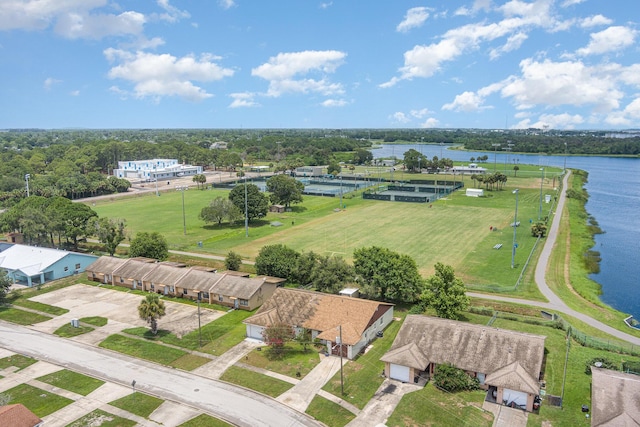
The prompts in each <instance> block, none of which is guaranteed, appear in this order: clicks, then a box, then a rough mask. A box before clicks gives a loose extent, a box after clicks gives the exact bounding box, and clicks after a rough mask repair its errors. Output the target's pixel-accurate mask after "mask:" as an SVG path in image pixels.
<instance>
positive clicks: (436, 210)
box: [93, 174, 555, 298]
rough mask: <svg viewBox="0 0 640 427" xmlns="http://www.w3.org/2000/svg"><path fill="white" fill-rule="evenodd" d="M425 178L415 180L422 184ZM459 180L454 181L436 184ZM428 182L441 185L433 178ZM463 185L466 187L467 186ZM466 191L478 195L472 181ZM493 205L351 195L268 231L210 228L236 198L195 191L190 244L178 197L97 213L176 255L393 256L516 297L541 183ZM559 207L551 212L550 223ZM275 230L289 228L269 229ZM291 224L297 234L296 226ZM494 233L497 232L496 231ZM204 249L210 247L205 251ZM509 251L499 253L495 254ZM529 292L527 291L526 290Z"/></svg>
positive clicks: (276, 217)
mask: <svg viewBox="0 0 640 427" xmlns="http://www.w3.org/2000/svg"><path fill="white" fill-rule="evenodd" d="M414 177H416V176H408V174H407V178H414ZM437 177H438V179H453V177H452V176H449V177H447V176H440V175H438V176H437ZM420 178H425V179H434V176H430V175H424V176H420ZM458 179H459V177H458ZM554 183H555V181H552V180H549V179H547V180H545V182H544V184H543V193H544V194H552V195H555V191H554V190H553V188H552V185H553V184H554ZM465 185H467V186H473V185H474V184H473V182H471V180H470V179H469V177H467V178H466V181H465ZM516 187H517V188H519V189H520V193H519V196H518V221H520V222H521V226H520V227H518V228H517V230H516V232H517V239H516V240H517V243H518V249H517V251H516V256H515V265H516V267H517V268H513V269H512V268H511V247H512V244H511V243H512V240H513V228H512V227H510V226H509V225H510V224H511V223H512V222H513V218H514V214H515V204H516V203H515V195H514V194H513V193H512V190H513V189H514V188H516ZM485 193H486V195H487V197H483V198H472V197H466V196H465V195H464V190H460V191H458V192H456V193H453V194H451V195H449V196H448V197H447V198H446V199H441V200H439V201H437V202H434V203H432V204H414V203H393V202H380V201H370V200H363V199H362V198H361V196H360V194H348V195H345V198H344V203H345V204H346V205H347V208H346V209H345V210H343V211H339V212H335V211H334V209H335V208H337V207H338V204H339V200H338V199H337V198H329V197H316V196H304V202H303V203H302V204H300V205H295V206H293V210H292V212H286V213H283V214H275V213H269V214H268V215H267V217H266V218H265V219H264V220H262V221H254V222H252V223H251V224H250V227H249V238H248V239H247V238H246V237H245V235H244V225H243V224H241V223H239V224H236V225H235V226H229V225H224V224H223V225H222V226H210V225H205V224H204V222H202V221H201V220H200V219H198V214H199V212H200V210H201V209H202V207H204V206H206V205H207V204H208V202H209V201H210V200H212V199H214V198H215V197H217V196H222V197H227V195H228V192H227V191H225V190H204V191H198V190H195V189H194V190H192V191H189V192H187V193H186V194H185V213H186V223H187V235H186V236H184V235H183V227H182V199H181V193H179V192H168V193H163V194H162V195H161V196H160V197H157V196H155V195H144V196H139V197H129V198H122V199H115V198H114V199H113V200H107V201H101V202H97V203H96V206H93V209H94V210H95V211H96V212H98V214H99V215H100V216H106V217H119V218H125V219H126V220H127V224H128V230H129V232H130V234H131V236H134V235H135V233H136V232H138V231H158V232H160V233H162V234H163V235H165V237H166V238H167V240H168V242H169V244H170V247H171V248H172V249H180V250H187V251H195V252H199V251H200V252H207V253H213V254H218V255H226V254H227V253H228V252H229V251H230V250H233V251H235V252H236V253H238V254H240V255H241V256H242V257H243V258H247V259H254V258H255V256H256V255H257V253H258V251H259V250H260V248H261V247H262V246H264V245H267V244H276V243H282V244H285V245H287V246H289V247H291V248H293V249H295V250H297V251H314V252H317V253H319V254H324V255H329V254H334V255H338V256H342V257H344V258H345V259H347V260H350V259H351V257H352V254H353V251H354V249H357V248H361V247H369V246H373V245H377V246H384V247H387V248H389V249H391V250H394V251H398V252H401V253H404V254H407V255H409V256H411V257H412V258H414V259H415V261H416V263H417V265H418V268H419V269H420V272H421V274H422V275H423V276H425V277H427V276H429V275H431V274H432V273H433V266H434V264H435V263H436V262H442V263H444V264H448V265H451V266H453V267H454V269H455V271H456V274H457V275H458V276H459V277H461V278H462V279H463V281H464V282H465V283H469V284H475V285H481V286H488V287H491V288H496V289H497V290H499V291H509V290H510V289H511V288H512V287H513V285H514V284H515V282H516V280H517V278H518V276H519V274H520V268H519V267H522V266H523V265H524V263H525V261H526V259H527V258H528V256H529V253H530V252H531V249H532V247H533V244H534V242H535V239H534V238H533V237H531V233H530V225H529V221H530V220H533V221H536V220H537V219H538V213H539V202H540V179H535V178H522V177H509V181H508V182H507V186H506V187H505V188H504V189H503V190H499V191H486V192H485ZM549 208H550V205H546V204H544V203H543V216H546V214H547V213H548V210H549ZM271 221H279V222H281V223H283V225H282V226H280V227H272V226H270V222H271ZM292 222H294V224H293V225H292ZM491 229H495V230H497V231H491ZM198 242H202V247H198ZM498 243H502V244H503V247H502V248H501V249H500V250H495V249H493V247H494V245H496V244H498ZM525 282H526V281H525ZM518 292H519V293H520V294H528V296H530V297H538V298H539V296H538V295H537V293H536V291H535V290H534V289H533V287H531V286H528V284H527V283H524V284H523V286H522V287H521V288H520V289H519V291H518Z"/></svg>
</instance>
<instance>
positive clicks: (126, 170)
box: [113, 159, 202, 181]
mask: <svg viewBox="0 0 640 427" xmlns="http://www.w3.org/2000/svg"><path fill="white" fill-rule="evenodd" d="M201 173H202V166H192V165H185V164H181V163H178V160H177V159H151V160H130V161H124V162H118V168H117V169H114V170H113V176H115V177H116V178H124V179H140V180H147V181H155V180H156V179H158V180H164V179H171V178H177V177H182V176H190V175H197V174H201Z"/></svg>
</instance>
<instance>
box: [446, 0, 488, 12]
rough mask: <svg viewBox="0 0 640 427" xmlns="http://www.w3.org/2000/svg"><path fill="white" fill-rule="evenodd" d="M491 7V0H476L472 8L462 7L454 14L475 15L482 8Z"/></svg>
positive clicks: (486, 9)
mask: <svg viewBox="0 0 640 427" xmlns="http://www.w3.org/2000/svg"><path fill="white" fill-rule="evenodd" d="M490 9H491V0H475V1H474V2H473V6H472V7H471V8H468V7H464V6H463V7H461V8H459V9H457V10H456V11H455V12H454V13H453V14H454V15H455V16H470V15H475V14H476V13H477V12H479V11H480V10H485V11H489V10H490Z"/></svg>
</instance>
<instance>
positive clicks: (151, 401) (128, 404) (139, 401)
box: [109, 391, 164, 418]
mask: <svg viewBox="0 0 640 427" xmlns="http://www.w3.org/2000/svg"><path fill="white" fill-rule="evenodd" d="M163 402H164V400H162V399H158V398H157V397H153V396H149V395H148V394H144V393H139V392H137V391H136V392H135V393H131V394H129V395H127V396H125V397H121V398H120V399H117V400H114V401H113V402H109V405H112V406H115V407H116V408H120V409H124V410H125V411H127V412H131V413H132V414H135V415H138V416H140V417H143V418H149V415H151V414H152V413H153V411H155V410H156V409H158V407H159V406H160V405H162V403H163Z"/></svg>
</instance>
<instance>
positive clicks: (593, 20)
mask: <svg viewBox="0 0 640 427" xmlns="http://www.w3.org/2000/svg"><path fill="white" fill-rule="evenodd" d="M612 22H613V21H612V20H611V19H609V18H607V17H605V16H602V15H593V16H590V17H588V18H584V19H583V20H581V21H580V26H581V27H582V28H591V27H598V26H600V25H609V24H611V23H612Z"/></svg>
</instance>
